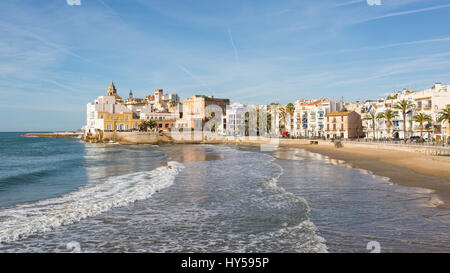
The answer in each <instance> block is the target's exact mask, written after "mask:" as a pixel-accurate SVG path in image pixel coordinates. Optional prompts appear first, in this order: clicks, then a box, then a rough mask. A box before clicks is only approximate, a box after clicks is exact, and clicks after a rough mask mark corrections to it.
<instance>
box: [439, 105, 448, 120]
mask: <svg viewBox="0 0 450 273" xmlns="http://www.w3.org/2000/svg"><path fill="white" fill-rule="evenodd" d="M439 115H440V116H439V118H438V119H437V122H439V123H441V122H443V121H446V122H447V123H450V107H448V108H447V109H444V110H442V111H440V112H439Z"/></svg>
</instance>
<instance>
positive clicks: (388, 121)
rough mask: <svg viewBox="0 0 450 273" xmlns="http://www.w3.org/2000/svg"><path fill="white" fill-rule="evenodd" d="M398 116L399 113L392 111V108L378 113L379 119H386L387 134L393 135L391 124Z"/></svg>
mask: <svg viewBox="0 0 450 273" xmlns="http://www.w3.org/2000/svg"><path fill="white" fill-rule="evenodd" d="M395 117H397V114H396V113H395V112H394V111H392V110H391V109H386V111H384V112H381V113H379V114H378V115H377V118H378V119H384V121H385V123H386V127H387V134H388V136H391V126H392V120H393V119H394V118H395Z"/></svg>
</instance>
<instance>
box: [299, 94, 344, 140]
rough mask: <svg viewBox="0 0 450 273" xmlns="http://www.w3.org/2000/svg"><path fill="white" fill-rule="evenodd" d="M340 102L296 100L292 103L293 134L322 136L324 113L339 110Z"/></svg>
mask: <svg viewBox="0 0 450 273" xmlns="http://www.w3.org/2000/svg"><path fill="white" fill-rule="evenodd" d="M341 105H342V103H341V102H338V103H336V102H334V101H331V100H329V99H326V98H324V99H320V100H297V101H296V102H295V103H294V106H295V111H294V130H293V132H291V134H292V135H293V136H298V137H323V136H324V132H325V115H326V114H328V113H331V112H333V111H336V110H341V108H343V107H341Z"/></svg>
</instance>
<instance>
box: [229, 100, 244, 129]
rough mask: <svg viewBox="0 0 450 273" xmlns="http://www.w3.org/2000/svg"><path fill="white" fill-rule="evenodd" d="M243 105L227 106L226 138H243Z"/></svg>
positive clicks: (237, 103)
mask: <svg viewBox="0 0 450 273" xmlns="http://www.w3.org/2000/svg"><path fill="white" fill-rule="evenodd" d="M245 113H246V107H245V105H243V104H241V103H239V102H235V103H233V104H231V105H227V112H226V132H225V134H226V135H227V136H238V137H242V136H245Z"/></svg>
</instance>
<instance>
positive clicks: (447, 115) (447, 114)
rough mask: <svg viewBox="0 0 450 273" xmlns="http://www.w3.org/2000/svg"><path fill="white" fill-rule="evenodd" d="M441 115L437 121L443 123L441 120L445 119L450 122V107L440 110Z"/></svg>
mask: <svg viewBox="0 0 450 273" xmlns="http://www.w3.org/2000/svg"><path fill="white" fill-rule="evenodd" d="M439 115H440V116H439V118H438V119H437V122H439V123H441V122H443V121H445V123H448V124H450V107H447V109H444V110H442V111H440V112H439ZM443 135H444V134H443ZM442 141H445V139H442Z"/></svg>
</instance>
